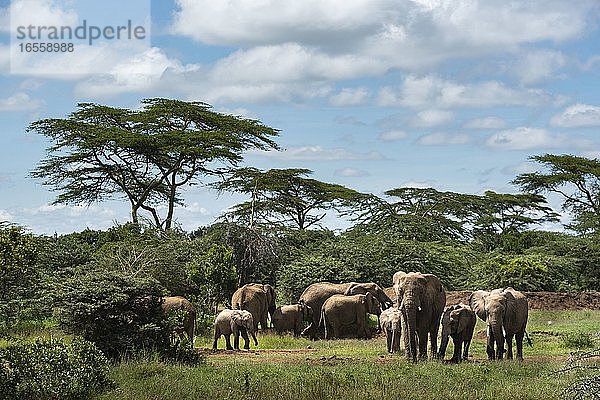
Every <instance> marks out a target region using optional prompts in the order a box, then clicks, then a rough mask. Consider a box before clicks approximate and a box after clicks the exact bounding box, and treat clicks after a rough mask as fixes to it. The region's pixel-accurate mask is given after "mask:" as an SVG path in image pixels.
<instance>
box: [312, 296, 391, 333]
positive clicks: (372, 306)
mask: <svg viewBox="0 0 600 400" xmlns="http://www.w3.org/2000/svg"><path fill="white" fill-rule="evenodd" d="M367 314H375V315H379V314H381V306H380V304H379V301H378V300H377V299H376V298H375V297H374V296H373V295H372V294H371V293H367V294H366V295H365V294H355V295H351V296H347V295H343V294H336V295H333V296H331V297H330V298H328V299H327V300H326V301H325V303H324V304H323V307H322V309H321V321H320V324H321V325H323V327H324V328H325V339H333V338H341V337H345V336H353V337H358V338H367V339H368V338H371V330H370V328H369V324H368V318H369V316H368V315H367Z"/></svg>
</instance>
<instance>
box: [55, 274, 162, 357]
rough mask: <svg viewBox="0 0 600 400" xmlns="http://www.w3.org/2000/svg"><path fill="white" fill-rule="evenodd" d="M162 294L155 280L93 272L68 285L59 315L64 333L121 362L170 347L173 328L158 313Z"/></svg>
mask: <svg viewBox="0 0 600 400" xmlns="http://www.w3.org/2000/svg"><path fill="white" fill-rule="evenodd" d="M161 294H162V291H161V288H160V287H159V285H158V284H157V283H156V281H152V280H149V279H144V278H137V277H133V276H127V275H123V274H121V273H117V272H115V271H90V272H87V273H85V274H79V275H75V276H73V277H71V278H69V279H67V280H66V281H65V282H64V284H63V285H62V291H61V293H59V295H58V297H59V298H58V303H57V310H56V313H57V317H58V318H59V321H60V324H61V326H62V327H63V329H65V330H67V331H68V332H71V333H74V334H77V335H81V336H83V338H84V339H86V340H89V341H92V342H93V343H94V344H96V346H98V348H99V349H101V350H102V351H103V352H104V354H106V355H107V357H109V358H111V359H119V358H122V357H125V356H129V355H132V354H135V352H137V351H140V350H143V349H164V348H168V347H169V335H170V333H171V327H170V326H169V325H168V324H167V323H166V322H165V319H164V317H163V315H162V312H161V310H160V296H161Z"/></svg>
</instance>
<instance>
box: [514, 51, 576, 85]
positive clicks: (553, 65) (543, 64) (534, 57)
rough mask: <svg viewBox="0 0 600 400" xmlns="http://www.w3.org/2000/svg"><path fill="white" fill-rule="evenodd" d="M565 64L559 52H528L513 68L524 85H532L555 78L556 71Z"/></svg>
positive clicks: (565, 60)
mask: <svg viewBox="0 0 600 400" xmlns="http://www.w3.org/2000/svg"><path fill="white" fill-rule="evenodd" d="M566 64H567V58H566V57H565V55H564V54H562V53H561V52H559V51H551V50H538V51H528V52H527V53H526V54H525V55H524V56H523V57H522V58H521V59H520V60H518V62H517V64H516V65H515V67H514V73H515V74H516V75H517V77H518V78H519V80H520V81H521V82H522V83H524V84H532V83H538V82H542V81H545V80H547V79H550V78H556V77H557V71H558V70H560V69H561V68H563V67H564V66H565V65H566Z"/></svg>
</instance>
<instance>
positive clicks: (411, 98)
mask: <svg viewBox="0 0 600 400" xmlns="http://www.w3.org/2000/svg"><path fill="white" fill-rule="evenodd" d="M556 102H557V99H556V98H555V97H553V96H552V95H551V94H549V93H547V92H544V91H542V90H537V89H511V88H509V87H507V86H506V85H504V84H503V83H502V82H497V81H485V82H479V83H469V84H460V83H456V82H453V81H447V80H443V79H441V78H438V77H435V76H431V75H430V76H425V77H418V76H415V75H410V76H408V77H406V78H405V79H404V82H403V83H402V84H401V85H400V87H390V86H386V87H384V88H382V89H381V90H380V92H379V103H380V104H381V105H383V106H403V107H411V108H424V107H436V108H452V107H495V106H538V105H544V104H553V103H556Z"/></svg>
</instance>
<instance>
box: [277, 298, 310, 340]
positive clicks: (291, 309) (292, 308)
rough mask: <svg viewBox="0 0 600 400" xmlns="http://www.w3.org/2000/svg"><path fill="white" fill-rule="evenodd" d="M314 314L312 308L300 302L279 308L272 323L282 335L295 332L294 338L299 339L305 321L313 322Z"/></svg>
mask: <svg viewBox="0 0 600 400" xmlns="http://www.w3.org/2000/svg"><path fill="white" fill-rule="evenodd" d="M312 314H313V311H312V308H310V307H309V306H307V305H306V304H304V302H303V301H300V302H298V304H288V305H285V306H280V307H277V308H276V309H275V313H274V314H273V317H272V318H271V323H272V324H273V327H274V328H275V331H277V333H279V334H280V335H281V334H282V333H284V332H286V331H293V332H294V337H298V336H300V333H301V332H302V328H303V327H304V321H311V320H312Z"/></svg>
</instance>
